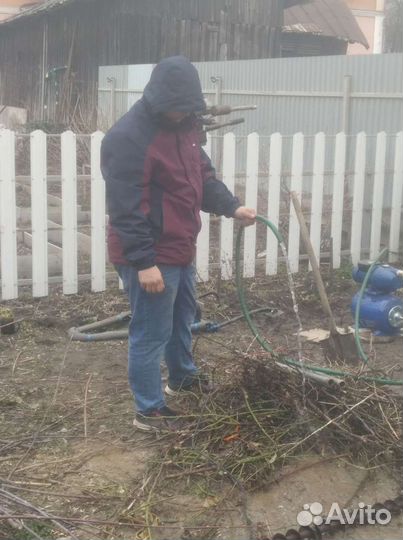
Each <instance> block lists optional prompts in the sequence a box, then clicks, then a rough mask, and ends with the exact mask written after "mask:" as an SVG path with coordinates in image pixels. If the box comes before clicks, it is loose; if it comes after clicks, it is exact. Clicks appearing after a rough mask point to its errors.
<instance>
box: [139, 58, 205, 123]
mask: <svg viewBox="0 0 403 540" xmlns="http://www.w3.org/2000/svg"><path fill="white" fill-rule="evenodd" d="M144 98H145V99H146V101H147V103H148V104H149V106H150V108H151V110H152V112H153V113H154V114H159V113H166V112H168V111H175V112H184V113H194V112H199V111H204V110H205V108H206V104H205V102H204V98H203V93H202V89H201V84H200V79H199V74H198V72H197V69H196V68H195V67H194V65H193V64H192V63H191V62H190V61H189V60H188V59H187V58H185V57H184V56H172V57H171V58H165V59H164V60H161V62H159V63H158V64H157V65H156V66H155V68H154V70H153V72H152V74H151V78H150V81H149V82H148V84H147V86H146V87H145V89H144Z"/></svg>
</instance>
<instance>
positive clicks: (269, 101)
mask: <svg viewBox="0 0 403 540" xmlns="http://www.w3.org/2000/svg"><path fill="white" fill-rule="evenodd" d="M196 66H197V68H198V70H199V73H200V78H201V80H202V84H203V87H204V88H205V89H206V90H209V91H212V92H213V91H214V90H215V88H216V85H215V84H214V83H213V82H211V77H214V76H216V77H217V76H219V77H220V78H221V81H222V82H221V84H222V89H223V98H222V99H223V101H225V102H228V103H230V104H240V103H245V104H249V103H250V104H251V103H256V104H257V105H258V107H259V113H258V114H253V113H247V114H246V115H245V116H246V124H245V125H244V126H240V127H238V128H237V132H239V133H248V132H250V131H254V130H257V131H259V132H260V133H262V134H269V133H273V132H275V131H279V132H281V133H283V134H290V133H296V132H298V131H302V132H304V133H308V134H312V133H316V132H318V131H321V130H325V131H326V132H327V133H337V132H338V131H340V129H342V127H343V123H342V111H343V98H342V94H343V88H344V77H345V76H346V75H349V76H350V77H351V92H352V98H351V100H350V107H351V113H350V126H349V132H350V133H358V132H360V131H366V132H367V133H377V132H379V131H382V130H385V131H387V132H389V133H396V132H398V131H400V130H401V129H402V127H403V54H385V55H368V56H327V57H307V58H284V59H268V60H249V61H244V60H242V61H231V62H201V63H197V64H196ZM229 90H237V91H239V94H238V95H228V94H227V92H228V91H229ZM243 91H253V92H259V91H261V92H278V93H279V94H281V93H282V92H307V93H311V92H312V93H314V94H315V95H314V96H313V97H308V96H284V95H279V96H278V97H274V96H267V97H260V96H259V97H258V96H251V95H243V94H242V92H243ZM317 93H337V94H339V95H340V97H336V96H326V95H325V96H319V95H317ZM356 93H365V94H368V93H370V94H372V93H375V94H382V95H384V94H394V95H398V96H400V97H396V98H392V97H389V98H387V97H374V98H373V99H371V98H364V97H354V94H356Z"/></svg>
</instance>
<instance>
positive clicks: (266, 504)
mask: <svg viewBox="0 0 403 540" xmlns="http://www.w3.org/2000/svg"><path fill="white" fill-rule="evenodd" d="M326 281H327V285H328V289H329V291H330V293H331V295H330V301H331V304H332V306H333V307H334V310H335V313H336V316H337V322H338V323H339V324H341V325H348V324H351V322H352V320H351V315H350V312H349V301H350V298H351V294H352V292H353V291H354V290H355V287H354V285H353V283H352V281H351V279H350V277H349V275H348V272H345V271H343V270H341V271H339V272H333V273H332V274H331V275H330V274H329V275H327V276H326ZM205 292H218V293H219V299H218V300H217V299H216V298H215V297H213V296H207V297H205V298H203V299H202V300H201V303H202V309H203V317H204V318H205V319H209V320H214V321H218V322H221V321H224V320H226V319H229V318H231V317H233V316H236V315H238V314H239V304H238V300H237V297H236V292H235V289H234V286H233V284H232V283H227V282H221V283H219V282H218V280H217V279H214V280H213V281H212V282H211V283H209V284H208V286H206V285H203V286H200V287H199V294H200V295H202V294H203V293H205ZM297 292H298V299H299V305H300V313H301V316H302V322H303V326H304V330H308V329H310V328H315V327H318V326H323V324H324V322H323V316H322V313H321V310H320V305H319V302H318V299H317V296H316V293H315V289H314V287H313V285H312V282H311V278H310V277H309V276H304V275H302V276H300V277H299V278H298V281H297ZM247 297H248V301H249V306H250V307H251V308H256V307H262V306H265V305H267V304H269V303H270V304H271V303H273V306H275V307H277V308H279V309H281V310H282V314H281V315H280V316H279V317H276V318H270V317H268V316H267V315H265V314H261V315H259V316H257V318H256V320H257V324H258V325H259V327H260V329H261V331H262V332H263V333H264V334H265V336H266V337H267V338H268V339H270V340H271V343H272V345H273V347H274V348H275V349H276V350H277V351H281V352H286V353H287V354H288V355H290V356H294V357H296V356H297V355H298V345H297V337H296V330H297V325H296V322H295V318H294V316H293V308H292V304H291V302H290V295H289V292H288V288H287V285H286V282H285V277H284V275H282V274H280V275H279V276H277V277H275V278H271V279H269V278H258V279H256V280H253V281H251V282H250V283H249V284H248V291H247ZM7 305H8V306H9V307H11V308H12V309H13V312H14V316H15V319H16V320H19V323H18V330H17V333H16V334H15V335H12V336H8V335H1V336H0V377H1V379H0V477H1V480H0V483H1V488H2V489H5V490H7V491H9V492H11V493H13V494H14V495H17V496H19V497H21V498H22V499H24V500H25V501H29V502H30V503H32V504H33V505H34V506H35V507H37V508H41V509H43V510H44V511H46V512H47V513H49V514H52V515H53V516H59V517H63V518H64V520H63V523H64V525H65V526H66V528H67V529H68V527H69V526H72V525H74V530H72V531H71V532H70V534H68V532H69V530H70V529H69V530H67V532H64V533H63V531H60V529H58V528H57V527H55V526H52V525H51V524H49V521H42V522H41V521H33V520H31V521H29V520H26V523H30V527H31V529H32V530H33V533H35V534H36V535H37V537H38V536H39V537H40V538H41V537H42V538H49V539H54V538H61V537H63V538H68V537H71V538H74V537H77V538H80V539H81V538H82V539H89V538H116V539H122V538H130V539H135V538H138V539H142V540H146V539H148V538H155V539H161V540H162V539H172V540H174V539H175V540H176V539H179V538H183V539H191V538H200V539H201V538H203V539H204V538H222V539H228V540H241V539H242V540H243V539H248V540H249V539H251V538H257V537H259V535H260V537H271V536H273V535H274V534H275V533H277V532H283V533H285V531H286V530H287V529H289V528H296V529H298V526H297V522H296V516H297V514H298V512H299V511H301V510H302V509H303V506H304V504H307V503H313V502H320V503H321V504H322V505H323V506H324V507H325V508H327V509H328V508H329V507H330V505H331V503H332V502H338V503H339V504H340V506H341V507H347V508H348V507H354V506H357V504H358V503H359V502H360V501H363V502H365V503H367V504H373V503H375V502H379V501H381V502H383V501H384V500H385V499H388V498H394V497H396V496H397V495H398V494H399V493H400V489H401V478H399V477H398V476H397V475H398V473H397V471H395V470H394V469H393V468H390V467H376V468H371V469H368V468H366V467H365V466H364V465H363V464H362V463H361V462H359V461H357V462H355V463H351V462H350V461H349V460H348V459H347V458H346V457H345V456H337V455H334V454H333V455H332V454H331V453H325V452H324V453H323V454H318V453H317V454H311V455H306V456H301V457H300V458H298V459H296V460H295V461H294V462H291V463H289V464H287V465H286V466H284V467H283V468H282V469H281V470H277V471H274V472H273V478H272V480H271V481H269V482H267V483H266V484H265V485H264V486H263V487H259V489H253V488H250V487H248V488H247V489H246V488H244V487H243V486H241V485H237V484H234V483H233V482H231V481H229V480H228V478H224V477H223V478H217V475H211V476H212V477H211V478H210V471H209V470H208V469H205V470H202V469H201V470H200V471H195V474H194V475H190V476H189V475H183V474H182V473H181V471H180V469H178V470H177V472H175V469H173V470H171V471H169V472H168V474H166V473H164V474H162V473H161V469H160V468H159V467H160V461H159V456H160V455H161V452H164V448H165V446H166V439H165V438H164V437H156V436H154V435H145V434H141V433H139V432H136V431H135V430H134V429H133V427H132V420H133V403H132V397H131V394H130V391H129V388H128V384H127V377H126V362H127V359H126V355H127V342H125V341H108V342H99V343H80V342H76V341H71V340H70V339H69V338H68V333H67V331H68V329H69V328H70V327H72V326H80V325H82V324H86V323H88V322H93V321H95V320H101V319H103V318H106V317H109V316H112V315H115V314H117V313H119V312H121V311H125V310H127V309H128V306H127V302H126V298H125V296H124V294H123V292H122V291H119V290H118V289H117V288H112V289H109V291H108V292H106V293H102V294H93V293H89V292H85V291H83V292H81V293H80V294H79V295H77V296H74V297H73V296H72V297H65V296H63V295H62V294H61V293H60V291H58V290H57V289H55V290H53V291H52V294H51V296H50V297H49V298H46V299H40V300H37V299H32V298H31V297H30V296H29V295H28V294H26V295H23V296H21V298H20V299H19V300H18V301H14V302H9V303H7ZM402 347H403V343H402V339H401V338H398V339H396V340H394V341H392V342H387V343H371V344H366V348H367V350H369V352H370V356H371V362H372V363H373V365H374V366H376V369H377V370H378V371H379V372H381V373H382V374H387V375H388V376H389V377H395V378H402V375H403V370H402ZM194 349H195V357H196V359H197V361H198V363H199V364H200V365H201V366H202V367H203V369H205V370H206V371H207V372H209V373H210V375H211V376H212V377H213V379H214V381H215V383H216V384H220V381H221V380H222V379H223V378H225V377H227V378H228V376H230V375H228V374H230V373H231V368H232V367H233V365H234V363H241V362H242V361H243V357H244V354H245V353H251V352H255V353H257V352H258V351H261V349H260V347H259V345H258V344H257V343H256V342H255V340H254V339H253V338H252V336H251V334H250V331H249V330H248V328H247V326H246V324H245V322H244V321H239V322H237V323H234V324H232V325H230V326H227V327H226V328H225V329H224V328H223V329H222V330H221V331H220V332H218V333H216V334H201V335H198V336H196V337H195V340H194ZM261 354H263V353H261ZM303 357H304V358H305V359H307V360H309V361H311V362H312V363H315V362H316V363H320V364H323V365H328V366H330V365H332V364H331V362H332V359H331V358H329V357H328V358H327V359H326V358H325V356H324V353H323V351H322V350H321V348H320V346H318V345H317V344H312V343H308V342H304V343H303ZM353 368H354V369H357V370H358V369H359V364H358V363H357V366H353ZM390 391H391V392H393V391H395V390H393V389H391V390H390ZM172 405H173V403H172ZM181 405H182V404H181ZM185 407H188V408H190V410H192V411H193V413H197V411H198V409H199V407H201V404H200V402H199V401H198V400H197V399H193V400H190V401H189V400H187V401H186V404H185ZM150 471H154V473H155V471H157V474H154V475H152V476H151V475H150ZM213 476H214V478H213ZM150 482H152V483H153V486H152V487H153V489H152V490H150V485H149V483H150ZM27 513H28V514H29V512H27ZM69 518H70V519H71V521H70V522H69ZM79 520H82V522H80V521H79ZM91 520H92V521H91ZM144 523H146V524H147V525H146V526H144ZM402 524H403V522H402V517H401V516H397V517H394V518H393V521H392V522H391V524H389V525H387V526H384V527H380V526H366V527H361V528H357V529H354V530H348V531H345V532H341V533H338V534H336V535H335V536H334V538H336V539H337V538H339V539H351V540H353V539H357V540H358V539H364V538H365V539H367V540H394V539H396V540H397V539H401V530H402ZM80 527H81V528H80ZM73 531H74V532H73ZM33 533H29V532H27V531H26V530H21V529H19V528H18V522H12V521H11V522H6V521H4V520H3V521H0V538H13V539H15V540H25V539H31V538H35V535H34V534H33Z"/></svg>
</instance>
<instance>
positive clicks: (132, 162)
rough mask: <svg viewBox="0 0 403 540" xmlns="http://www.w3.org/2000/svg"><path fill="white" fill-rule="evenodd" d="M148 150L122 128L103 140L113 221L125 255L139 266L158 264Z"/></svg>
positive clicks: (109, 207)
mask: <svg viewBox="0 0 403 540" xmlns="http://www.w3.org/2000/svg"><path fill="white" fill-rule="evenodd" d="M146 153H147V152H146V148H145V149H143V148H142V147H141V146H140V145H138V144H136V143H135V142H134V141H133V140H131V139H130V136H128V135H127V134H125V133H122V132H119V131H112V132H110V133H108V134H107V135H106V136H105V138H104V140H103V142H102V148H101V168H102V174H103V177H104V179H105V183H106V200H107V207H108V213H109V224H110V226H111V227H112V228H113V229H114V230H115V231H116V232H117V234H118V236H119V238H120V240H121V243H122V246H123V254H124V256H125V258H126V259H127V260H128V261H129V263H130V264H133V266H135V267H136V268H137V269H138V270H142V269H145V268H150V267H151V266H154V264H155V251H154V238H153V236H152V231H151V226H150V223H149V220H148V213H149V183H150V175H151V171H150V170H149V169H150V165H149V163H147V160H146V158H147V156H146Z"/></svg>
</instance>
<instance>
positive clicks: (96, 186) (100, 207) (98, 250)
mask: <svg viewBox="0 0 403 540" xmlns="http://www.w3.org/2000/svg"><path fill="white" fill-rule="evenodd" d="M103 136H104V134H103V133H101V132H100V131H97V132H96V133H93V134H92V135H91V275H92V280H91V289H92V290H93V291H94V292H100V291H104V290H105V287H106V281H105V270H106V269H105V264H106V243H105V215H106V211H105V182H104V179H103V177H102V173H101V166H100V155H101V142H102V139H103Z"/></svg>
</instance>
